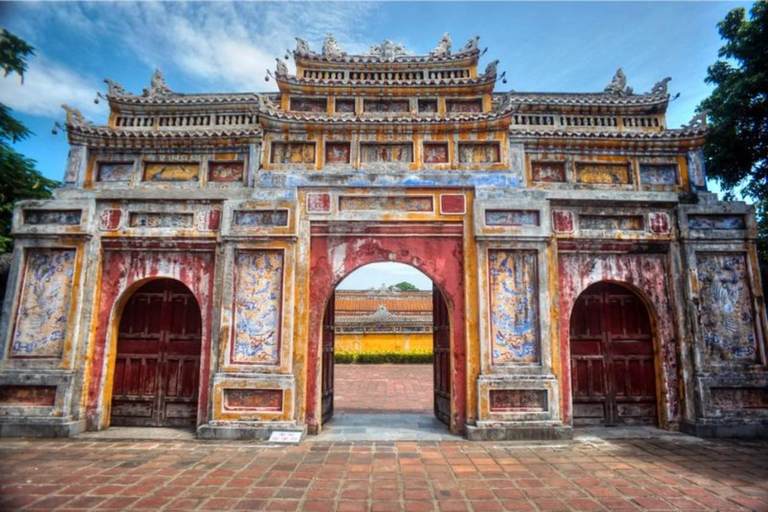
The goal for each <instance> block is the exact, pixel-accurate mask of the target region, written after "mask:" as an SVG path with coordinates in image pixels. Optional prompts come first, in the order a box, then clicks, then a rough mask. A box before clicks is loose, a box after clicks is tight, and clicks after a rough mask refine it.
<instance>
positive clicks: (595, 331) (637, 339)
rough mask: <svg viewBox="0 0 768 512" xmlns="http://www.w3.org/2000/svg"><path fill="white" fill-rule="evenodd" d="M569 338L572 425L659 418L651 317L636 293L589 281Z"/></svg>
mask: <svg viewBox="0 0 768 512" xmlns="http://www.w3.org/2000/svg"><path fill="white" fill-rule="evenodd" d="M570 343H571V371H572V387H573V423H574V425H594V424H601V425H617V424H625V425H626V424H629V425H632V424H643V425H655V424H656V382H655V378H654V372H653V365H654V361H653V339H652V335H651V323H650V319H649V318H648V314H647V310H646V308H645V305H644V304H643V303H642V302H641V301H640V299H639V298H638V297H637V296H636V295H635V294H633V293H632V292H630V291H629V290H627V289H626V288H623V287H622V286H619V285H617V284H612V283H599V284H595V285H592V286H590V287H589V288H588V289H587V290H586V291H584V292H583V293H582V294H581V295H580V296H579V299H578V300H577V301H576V305H575V306H574V308H573V315H572V316H571V336H570Z"/></svg>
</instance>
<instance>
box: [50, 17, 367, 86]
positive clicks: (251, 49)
mask: <svg viewBox="0 0 768 512" xmlns="http://www.w3.org/2000/svg"><path fill="white" fill-rule="evenodd" d="M374 8H375V7H374V4H372V3H368V2H366V3H360V4H358V3H352V2H349V3H319V2H317V3H309V4H307V3H293V2H283V3H261V2H258V3H250V2H235V3H223V2H222V3H214V2H211V3H208V2H205V3H197V2H192V3H182V2H162V3H161V2H136V3H132V2H114V3H113V2H110V3H105V4H100V3H96V4H94V3H79V2H78V3H61V4H53V5H51V7H50V9H51V11H47V13H46V14H47V15H46V16H41V21H40V24H41V26H46V25H47V26H50V24H54V25H56V26H66V27H68V28H69V29H71V30H73V31H77V32H79V33H82V34H84V35H85V36H86V37H88V38H90V39H95V40H100V39H101V40H106V41H110V42H111V44H112V45H114V46H115V47H118V46H119V47H120V49H121V50H123V51H124V53H125V54H131V55H133V56H135V59H136V60H138V61H140V62H142V63H143V64H145V65H146V66H147V67H148V68H150V69H152V68H155V67H159V68H160V69H163V70H165V71H168V70H171V71H172V72H181V73H183V74H184V75H187V76H188V77H191V78H198V79H202V80H204V81H205V82H207V83H206V84H205V87H206V88H208V89H210V90H233V89H234V90H242V91H254V90H265V89H269V88H273V89H274V87H275V85H274V82H271V83H265V82H264V76H265V75H266V71H267V70H274V69H275V58H276V57H282V56H283V55H284V54H285V52H286V50H287V49H293V48H294V47H295V44H296V42H295V39H294V38H295V37H296V36H298V37H302V38H304V39H307V40H308V41H309V42H310V44H311V45H312V46H313V48H314V49H316V50H319V49H320V47H321V45H322V41H323V39H324V38H325V35H326V33H328V32H332V33H333V34H334V36H335V37H336V39H337V40H338V41H339V43H340V44H341V45H342V47H343V48H344V49H345V50H347V51H349V52H360V51H364V50H366V49H367V48H368V47H369V46H370V42H369V41H365V42H359V41H360V40H361V39H367V38H365V36H364V34H363V31H364V30H365V21H366V20H367V19H368V18H369V15H370V13H371V11H372V9H374ZM167 74H172V73H167ZM115 78H117V77H115ZM171 82H172V81H171ZM170 85H171V86H173V83H171V84H170Z"/></svg>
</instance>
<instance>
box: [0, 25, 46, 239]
mask: <svg viewBox="0 0 768 512" xmlns="http://www.w3.org/2000/svg"><path fill="white" fill-rule="evenodd" d="M34 53H35V49H34V48H32V47H31V46H30V45H28V44H27V43H26V42H24V41H23V40H22V39H20V38H18V37H16V36H14V35H13V34H11V33H10V32H8V31H7V30H6V29H2V30H0V67H1V68H2V69H3V72H4V79H5V80H7V79H8V78H7V77H8V75H10V74H11V73H16V74H18V75H19V78H20V79H21V80H22V83H23V81H24V72H25V71H26V70H27V59H28V58H29V57H30V56H32V55H34ZM30 135H32V132H30V131H29V130H28V129H27V127H26V126H24V125H23V124H22V123H21V122H19V121H18V120H17V119H15V118H14V117H13V116H12V115H11V110H10V109H9V108H8V107H7V106H6V105H3V104H2V103H0V176H2V179H0V253H4V252H8V251H10V250H11V247H13V240H12V239H11V238H10V236H9V235H10V231H11V216H12V213H13V204H14V203H15V202H16V201H19V200H21V199H45V198H48V197H51V191H52V190H53V189H54V188H56V187H57V186H58V185H59V184H58V182H56V181H54V180H50V179H48V178H46V177H44V176H43V175H42V174H40V172H39V171H38V170H37V169H35V161H34V160H31V159H29V158H26V157H24V156H23V155H21V154H20V153H18V152H17V151H15V150H14V149H13V147H12V146H11V145H12V144H14V143H16V142H18V141H20V140H23V139H26V138H27V137H29V136H30Z"/></svg>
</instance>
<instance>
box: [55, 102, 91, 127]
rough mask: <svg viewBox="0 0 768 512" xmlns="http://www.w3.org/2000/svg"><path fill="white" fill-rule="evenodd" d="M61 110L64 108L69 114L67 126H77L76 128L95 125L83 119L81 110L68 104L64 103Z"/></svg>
mask: <svg viewBox="0 0 768 512" xmlns="http://www.w3.org/2000/svg"><path fill="white" fill-rule="evenodd" d="M61 108H63V109H64V110H65V111H66V112H67V124H70V125H75V126H90V125H93V123H92V122H91V121H89V120H87V119H86V118H85V117H83V114H82V113H81V112H80V110H79V109H76V108H72V107H70V106H69V105H67V104H66V103H62V104H61Z"/></svg>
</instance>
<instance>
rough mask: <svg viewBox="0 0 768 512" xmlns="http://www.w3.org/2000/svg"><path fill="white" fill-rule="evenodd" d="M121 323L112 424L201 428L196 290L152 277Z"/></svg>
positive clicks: (133, 297)
mask: <svg viewBox="0 0 768 512" xmlns="http://www.w3.org/2000/svg"><path fill="white" fill-rule="evenodd" d="M118 326H119V327H118V332H117V350H116V355H115V364H114V376H113V384H112V402H111V417H110V424H111V425H113V426H154V427H159V426H166V427H168V426H171V427H180V426H195V424H196V418H197V408H198V388H199V382H200V358H201V349H202V319H201V312H200V306H199V304H198V302H197V299H195V296H194V295H193V294H192V292H191V291H190V290H189V289H188V288H187V287H186V286H184V284H182V283H181V282H179V281H176V280H174V279H154V280H151V281H148V282H147V283H145V284H143V285H142V286H140V287H139V288H138V289H137V290H136V291H135V292H134V293H133V294H132V295H131V296H130V298H129V299H128V301H127V302H126V303H125V307H124V308H123V311H122V314H121V315H120V318H119V322H118Z"/></svg>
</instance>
